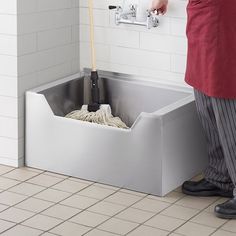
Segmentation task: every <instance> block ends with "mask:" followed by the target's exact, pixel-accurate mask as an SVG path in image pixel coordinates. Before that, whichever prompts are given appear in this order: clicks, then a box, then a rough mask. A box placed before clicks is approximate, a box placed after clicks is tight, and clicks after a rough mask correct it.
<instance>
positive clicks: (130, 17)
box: [109, 4, 159, 29]
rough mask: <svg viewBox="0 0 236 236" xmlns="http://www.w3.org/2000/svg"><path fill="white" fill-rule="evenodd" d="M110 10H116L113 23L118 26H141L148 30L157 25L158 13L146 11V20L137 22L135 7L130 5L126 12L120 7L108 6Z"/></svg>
mask: <svg viewBox="0 0 236 236" xmlns="http://www.w3.org/2000/svg"><path fill="white" fill-rule="evenodd" d="M109 9H110V10H113V9H116V13H115V23H116V25H119V24H122V23H123V24H131V25H142V26H146V27H147V28H148V29H151V28H152V27H157V26H158V25H159V19H158V12H157V13H156V12H153V11H150V10H147V11H146V20H145V21H138V20H137V5H134V4H131V5H130V6H129V10H128V11H124V10H123V9H122V7H121V6H109Z"/></svg>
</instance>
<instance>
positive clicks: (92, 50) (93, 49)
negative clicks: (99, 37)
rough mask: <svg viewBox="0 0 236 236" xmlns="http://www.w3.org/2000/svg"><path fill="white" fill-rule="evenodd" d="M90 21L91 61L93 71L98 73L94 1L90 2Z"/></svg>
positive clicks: (90, 0)
mask: <svg viewBox="0 0 236 236" xmlns="http://www.w3.org/2000/svg"><path fill="white" fill-rule="evenodd" d="M88 2H89V20H90V24H89V25H90V45H91V59H92V71H96V54H95V46H94V19H93V0H89V1H88Z"/></svg>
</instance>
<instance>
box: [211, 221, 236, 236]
mask: <svg viewBox="0 0 236 236" xmlns="http://www.w3.org/2000/svg"><path fill="white" fill-rule="evenodd" d="M229 221H230V220H229V219H228V220H226V222H225V223H223V224H222V225H220V226H218V227H217V228H216V230H215V231H214V232H212V233H211V234H209V236H211V235H213V234H214V233H216V232H217V231H218V230H220V229H221V228H222V227H223V226H224V225H225V224H227V223H228V222H229ZM222 230H224V229H222ZM224 231H227V232H230V233H235V232H232V231H229V230H224Z"/></svg>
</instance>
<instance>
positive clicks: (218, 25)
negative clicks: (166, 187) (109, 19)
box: [152, 0, 236, 219]
mask: <svg viewBox="0 0 236 236" xmlns="http://www.w3.org/2000/svg"><path fill="white" fill-rule="evenodd" d="M167 6H168V0H153V1H152V10H158V11H160V12H161V13H162V14H165V13H166V11H167ZM235 19H236V1H235V0H189V1H188V4H187V27H186V35H187V39H188V53H187V67H186V73H185V82H186V83H187V84H189V85H190V86H192V87H193V89H194V96H195V102H196V108H197V113H198V117H199V120H200V122H201V125H202V127H203V130H204V133H205V136H206V139H207V148H208V156H209V164H208V166H207V168H206V169H205V170H204V172H203V174H204V177H203V179H201V180H200V181H185V182H184V183H183V185H182V191H183V193H185V194H188V195H192V196H222V197H228V198H230V199H229V200H227V201H226V202H224V203H222V204H218V205H216V206H215V209H214V212H215V215H216V216H217V217H221V218H227V219H236V24H235V23H234V21H235Z"/></svg>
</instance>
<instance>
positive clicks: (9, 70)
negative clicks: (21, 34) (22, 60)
mask: <svg viewBox="0 0 236 236" xmlns="http://www.w3.org/2000/svg"><path fill="white" fill-rule="evenodd" d="M16 6H17V0H7V1H0V162H1V163H4V164H8V163H11V164H14V165H16V164H18V156H17V153H18V114H17V110H18V100H17V15H16V14H17V10H16V9H17V7H16Z"/></svg>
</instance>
